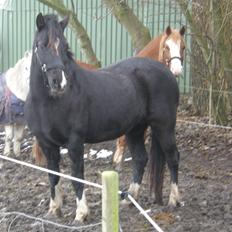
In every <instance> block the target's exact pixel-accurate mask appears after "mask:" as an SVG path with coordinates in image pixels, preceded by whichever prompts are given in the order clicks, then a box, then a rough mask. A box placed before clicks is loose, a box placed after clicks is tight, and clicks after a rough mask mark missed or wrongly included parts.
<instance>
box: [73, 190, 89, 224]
mask: <svg viewBox="0 0 232 232" xmlns="http://www.w3.org/2000/svg"><path fill="white" fill-rule="evenodd" d="M85 191H86V190H84V191H83V194H82V198H81V200H79V199H78V198H76V203H77V210H76V217H75V221H79V222H83V221H84V220H85V219H86V217H87V216H88V215H89V207H88V205H87V200H86V197H85Z"/></svg>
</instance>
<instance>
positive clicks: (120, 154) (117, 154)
mask: <svg viewBox="0 0 232 232" xmlns="http://www.w3.org/2000/svg"><path fill="white" fill-rule="evenodd" d="M123 152H124V149H122V148H121V147H120V148H117V150H116V152H115V153H114V157H113V163H114V164H115V165H118V164H119V163H121V162H122V157H123Z"/></svg>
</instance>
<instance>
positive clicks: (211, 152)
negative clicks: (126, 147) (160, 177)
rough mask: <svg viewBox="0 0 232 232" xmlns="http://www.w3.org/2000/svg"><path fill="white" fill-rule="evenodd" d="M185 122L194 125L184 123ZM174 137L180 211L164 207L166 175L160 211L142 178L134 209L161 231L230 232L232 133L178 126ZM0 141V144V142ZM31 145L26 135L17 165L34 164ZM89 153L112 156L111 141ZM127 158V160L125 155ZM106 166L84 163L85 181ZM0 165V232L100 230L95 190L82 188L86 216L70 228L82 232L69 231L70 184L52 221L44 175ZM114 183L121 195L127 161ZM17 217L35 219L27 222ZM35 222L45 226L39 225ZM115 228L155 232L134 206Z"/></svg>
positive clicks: (66, 166)
mask: <svg viewBox="0 0 232 232" xmlns="http://www.w3.org/2000/svg"><path fill="white" fill-rule="evenodd" d="M188 120H191V121H196V120H197V119H196V118H188ZM201 120H202V119H201ZM176 135H177V144H178V149H179V151H180V157H181V159H180V168H179V188H180V193H181V201H182V204H181V206H180V207H177V208H176V209H174V210H173V209H170V208H168V207H167V201H168V195H169V191H170V184H169V172H168V171H167V170H166V175H165V181H164V191H163V195H164V203H165V205H164V206H160V205H157V204H155V203H154V199H153V198H152V197H151V196H150V194H149V186H148V182H147V177H146V175H145V176H144V180H143V184H142V187H141V195H140V197H139V200H138V202H139V204H140V205H141V206H142V208H143V209H145V210H148V214H149V215H150V216H151V217H152V218H153V219H154V220H155V222H156V223H157V224H158V225H159V226H160V227H161V228H162V229H163V231H170V232H199V231H202V232H217V231H220V232H230V231H232V130H227V129H220V128H209V127H202V126H199V125H194V124H188V123H183V122H181V123H180V122H178V123H177V129H176ZM0 139H1V140H0V142H1V144H3V137H1V138H0ZM31 143H32V142H31V137H30V136H29V135H28V134H27V135H26V137H25V139H24V141H23V144H22V154H21V155H20V157H17V159H19V160H22V161H26V162H29V163H33V164H34V159H33V157H32V155H31V147H30V146H28V145H31ZM91 148H92V149H95V150H101V149H107V150H111V151H114V150H115V141H109V142H105V143H99V144H94V145H86V146H85V153H88V151H89V150H90V149H91ZM0 149H2V146H1V147H0ZM0 154H2V150H1V153H0ZM126 157H129V153H128V152H127V153H126ZM111 160H112V156H110V157H108V158H104V159H85V178H86V179H87V180H89V181H91V182H95V183H99V184H101V175H100V174H101V172H103V171H105V170H112V169H113V167H112V162H111ZM0 163H1V169H0V178H1V184H0V231H1V232H5V231H12V232H24V231H32V232H40V231H41V232H42V231H49V232H55V231H56V232H61V231H62V232H66V231H91V232H92V231H95V232H98V231H99V232H100V231H101V225H100V224H98V223H100V222H101V191H100V189H96V188H93V187H89V186H88V187H87V188H88V190H87V192H86V193H87V200H88V202H89V207H90V210H91V212H90V215H89V217H88V218H87V220H86V221H85V222H84V223H83V224H79V225H75V226H76V227H82V228H80V229H78V230H77V229H73V228H71V227H72V226H74V225H73V219H74V217H75V195H74V191H73V189H72V186H71V183H70V181H69V180H65V179H63V178H62V187H63V190H64V195H65V198H64V206H63V209H62V217H60V218H56V217H54V218H51V217H48V216H46V215H47V211H48V206H49V196H50V188H49V182H48V178H47V174H46V173H42V172H40V171H37V170H34V169H31V168H27V167H24V166H21V165H18V164H14V163H11V162H9V161H0ZM61 171H62V172H63V173H67V174H69V173H70V161H69V159H68V156H67V155H64V156H63V158H62V162H61ZM119 178H120V189H121V190H125V189H126V188H127V187H128V186H129V183H130V180H131V161H127V162H124V163H123V166H122V170H121V171H119ZM19 212H20V213H21V214H19ZM22 213H23V214H26V215H30V217H37V218H38V219H37V220H35V219H34V218H28V217H26V216H25V215H23V214H22ZM39 219H43V220H49V222H47V221H43V222H41V221H40V220H39ZM51 222H53V223H56V224H51ZM60 224H62V225H63V227H61V225H60ZM93 224H97V225H93ZM91 225H93V226H91ZM64 226H69V228H64ZM120 226H121V231H125V232H136V231H137V232H145V231H146V232H150V231H155V229H154V228H153V227H152V226H151V224H150V223H149V222H148V221H147V220H146V219H145V218H144V216H143V215H141V214H140V212H139V211H138V210H137V208H135V207H134V206H127V207H123V206H120Z"/></svg>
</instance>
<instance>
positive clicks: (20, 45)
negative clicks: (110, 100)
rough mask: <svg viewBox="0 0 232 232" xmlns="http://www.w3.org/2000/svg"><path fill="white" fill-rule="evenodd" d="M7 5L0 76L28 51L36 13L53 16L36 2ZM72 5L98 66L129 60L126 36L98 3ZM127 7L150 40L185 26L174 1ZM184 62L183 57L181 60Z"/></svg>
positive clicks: (134, 0) (0, 16) (0, 34)
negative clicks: (171, 28) (144, 29)
mask: <svg viewBox="0 0 232 232" xmlns="http://www.w3.org/2000/svg"><path fill="white" fill-rule="evenodd" d="M10 3H11V6H10V7H9V4H8V10H0V20H1V22H0V72H1V71H5V70H7V69H8V68H9V67H11V66H12V65H14V64H15V63H16V61H17V60H18V59H19V58H20V57H22V56H23V54H24V52H25V51H26V50H30V49H31V46H32V42H33V37H34V32H35V18H36V15H37V14H38V13H39V12H42V13H43V14H47V13H54V11H53V10H51V9H49V8H48V7H47V6H45V5H44V4H42V3H40V2H39V1H31V0H20V1H18V0H11V1H10ZM74 3H75V10H76V12H77V16H78V19H79V20H80V22H81V23H82V25H83V26H84V27H85V28H86V30H87V33H88V35H89V36H90V38H91V41H92V46H93V49H94V51H95V52H96V55H97V57H98V59H99V60H100V61H101V62H102V66H106V65H109V64H112V63H114V62H116V61H118V60H120V59H122V58H126V57H130V56H133V48H132V44H131V38H130V36H129V35H128V33H127V32H126V30H125V29H124V28H123V27H122V26H121V25H120V24H119V23H118V22H117V20H116V19H115V18H114V17H113V16H112V15H111V14H110V11H109V10H107V9H106V8H105V7H104V6H102V1H101V0H78V1H74ZM127 3H128V5H129V6H130V7H131V8H132V9H133V10H134V13H135V14H136V15H137V16H138V17H139V18H140V20H141V21H142V22H143V23H144V25H146V26H147V27H148V28H149V29H150V32H151V35H152V37H153V36H156V35H158V34H159V33H161V32H163V31H164V29H165V28H166V27H167V26H168V25H170V26H172V27H174V28H180V26H181V25H185V24H186V20H185V18H184V16H183V15H182V14H181V12H180V10H179V8H178V5H177V3H176V2H175V1H174V0H146V1H141V0H140V1H139V0H127ZM64 4H65V5H66V6H68V7H69V8H70V9H71V1H68V0H64ZM9 9H10V10H9ZM65 33H66V36H67V40H68V42H69V44H70V47H71V50H72V51H73V52H74V54H75V56H76V57H77V59H80V60H82V61H85V57H84V55H83V54H81V51H80V47H79V44H78V42H77V40H76V36H75V34H74V33H73V32H71V30H70V29H68V30H66V32H65ZM186 41H187V47H188V48H189V49H190V38H188V37H187V38H186ZM188 59H189V57H186V59H185V60H188ZM189 70H190V69H189V63H188V62H185V73H184V78H181V79H180V87H181V90H182V92H185V91H188V88H186V86H189V76H190V75H189ZM183 86H184V87H183Z"/></svg>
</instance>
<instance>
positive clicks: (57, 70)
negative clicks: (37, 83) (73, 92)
mask: <svg viewBox="0 0 232 232" xmlns="http://www.w3.org/2000/svg"><path fill="white" fill-rule="evenodd" d="M35 54H36V57H37V60H38V61H39V64H40V67H41V71H42V74H43V77H44V83H45V86H46V87H47V88H49V90H50V95H51V96H53V97H57V96H61V95H62V94H63V93H64V92H65V89H66V85H67V78H66V75H65V71H64V70H65V67H64V65H63V63H62V60H61V58H60V57H59V56H57V55H55V54H53V53H52V52H51V51H49V49H47V50H45V49H39V48H37V47H36V48H35Z"/></svg>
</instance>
